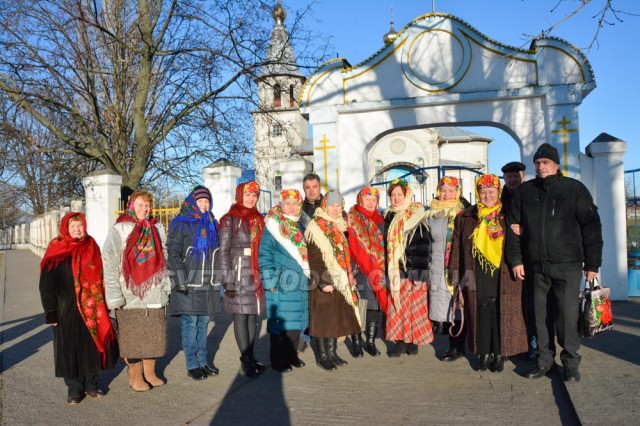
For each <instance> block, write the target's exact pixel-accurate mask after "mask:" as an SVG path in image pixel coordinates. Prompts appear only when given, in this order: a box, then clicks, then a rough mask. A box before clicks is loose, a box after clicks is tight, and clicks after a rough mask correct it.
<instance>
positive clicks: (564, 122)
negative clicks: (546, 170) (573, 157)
mask: <svg viewBox="0 0 640 426" xmlns="http://www.w3.org/2000/svg"><path fill="white" fill-rule="evenodd" d="M557 123H558V124H560V125H561V126H562V129H558V130H552V131H551V133H561V134H562V144H563V145H564V172H565V173H569V148H568V147H567V146H568V144H569V133H574V132H577V131H578V129H567V124H571V122H570V121H567V117H565V116H564V115H563V116H562V121H558V122H557Z"/></svg>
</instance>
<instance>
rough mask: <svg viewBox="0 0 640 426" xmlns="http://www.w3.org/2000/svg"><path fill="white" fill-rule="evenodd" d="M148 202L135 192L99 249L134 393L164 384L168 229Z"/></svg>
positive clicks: (144, 193) (150, 200) (144, 195)
mask: <svg viewBox="0 0 640 426" xmlns="http://www.w3.org/2000/svg"><path fill="white" fill-rule="evenodd" d="M152 203H153V195H152V194H151V193H149V192H147V191H144V190H136V191H134V193H133V194H131V197H130V198H129V205H128V207H127V211H126V212H124V213H123V214H121V215H120V217H118V219H117V220H116V224H115V225H113V227H111V229H110V230H109V233H108V234H107V238H106V240H105V242H104V247H103V249H102V260H103V262H104V281H105V286H106V297H107V306H108V307H109V309H110V310H114V311H115V316H116V320H117V322H118V342H119V343H120V355H121V356H122V357H123V358H125V359H126V361H127V364H128V365H129V386H130V387H131V388H132V389H133V390H135V391H137V392H144V391H147V390H149V389H150V387H149V385H151V386H153V387H158V386H162V385H164V383H165V382H164V380H162V379H160V378H159V377H158V376H157V375H156V372H155V367H156V358H159V357H161V356H164V355H165V354H166V352H167V316H166V312H165V306H166V305H167V303H168V301H169V293H170V292H171V281H170V280H169V275H168V274H167V272H166V266H165V265H166V264H165V259H166V258H167V245H166V242H167V234H166V232H165V229H164V226H162V224H161V223H160V222H158V220H157V219H156V218H154V217H153V208H152V205H153V204H152Z"/></svg>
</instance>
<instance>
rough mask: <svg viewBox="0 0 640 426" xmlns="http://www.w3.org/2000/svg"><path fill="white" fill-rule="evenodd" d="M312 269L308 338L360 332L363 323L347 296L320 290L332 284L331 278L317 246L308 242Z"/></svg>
mask: <svg viewBox="0 0 640 426" xmlns="http://www.w3.org/2000/svg"><path fill="white" fill-rule="evenodd" d="M307 250H308V253H309V269H310V270H311V282H310V286H309V335H311V336H313V337H318V338H336V337H340V336H350V335H352V334H356V333H359V332H360V324H358V319H357V318H356V314H355V311H354V309H353V307H352V306H351V305H349V304H348V303H347V301H346V300H345V299H344V296H343V295H342V294H341V293H340V292H339V291H338V290H334V291H333V292H332V293H325V292H323V291H322V290H321V289H322V288H323V287H326V286H327V285H331V277H330V274H329V273H328V271H327V266H326V264H325V263H324V261H323V260H322V253H321V252H320V249H319V248H318V246H316V245H315V244H314V243H312V242H309V243H308V244H307Z"/></svg>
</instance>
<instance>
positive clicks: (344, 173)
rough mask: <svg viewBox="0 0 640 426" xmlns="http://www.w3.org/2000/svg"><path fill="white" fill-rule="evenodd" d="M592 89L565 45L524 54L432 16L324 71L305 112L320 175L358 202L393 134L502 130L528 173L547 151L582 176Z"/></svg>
mask: <svg viewBox="0 0 640 426" xmlns="http://www.w3.org/2000/svg"><path fill="white" fill-rule="evenodd" d="M594 88H595V81H594V77H593V72H592V70H591V67H590V65H589V62H588V61H587V59H586V58H585V57H584V55H582V53H580V51H578V49H576V48H575V47H573V46H571V45H570V44H569V43H567V42H565V41H563V40H560V39H557V38H543V39H536V40H535V41H534V43H532V45H531V46H530V49H529V50H523V49H518V48H515V47H511V46H506V45H504V44H500V43H498V42H496V41H494V40H491V39H489V38H488V37H486V36H485V35H483V34H481V33H480V32H478V31H477V30H476V29H474V28H473V27H471V26H470V25H469V24H467V23H466V22H464V21H462V20H461V19H459V18H456V17H454V16H451V15H445V14H440V13H430V14H427V15H423V16H421V17H419V18H416V19H414V20H413V21H412V22H411V23H410V24H409V25H407V26H406V27H405V28H404V29H403V30H402V31H401V32H400V33H399V34H398V36H397V38H395V40H394V41H393V42H391V43H389V44H387V45H386V46H385V47H384V48H382V49H381V50H380V51H378V52H376V53H375V54H374V55H373V56H371V57H370V58H369V59H367V60H365V61H364V62H362V63H360V64H358V65H356V66H350V64H349V63H348V62H347V61H346V60H345V59H335V60H333V61H330V62H327V63H326V64H324V65H323V66H321V67H320V68H319V69H318V70H316V71H315V72H314V73H313V74H312V75H311V76H310V77H309V78H308V80H307V81H306V83H305V86H304V87H303V89H302V93H301V96H300V101H301V102H300V106H301V112H302V113H303V114H304V115H306V116H307V117H308V119H309V124H310V126H311V129H312V132H313V145H314V167H315V170H316V172H317V173H318V174H319V175H320V176H321V177H322V178H324V180H325V184H326V186H327V187H330V188H339V189H340V190H341V191H342V192H343V193H344V194H345V196H346V197H347V199H348V201H354V199H355V194H356V193H357V191H358V190H359V189H360V187H361V186H362V185H363V184H364V183H366V182H368V181H369V176H371V170H368V169H369V168H370V165H369V164H368V162H367V153H368V152H369V150H370V149H371V147H372V146H373V145H374V144H375V143H376V142H377V141H378V140H379V139H380V137H381V135H384V134H386V133H388V132H389V131H393V130H394V129H395V130H400V129H415V128H420V127H424V128H426V127H439V126H454V125H467V126H494V127H498V128H500V129H502V130H504V131H505V132H506V133H508V134H509V135H511V136H512V137H513V139H514V140H515V141H516V142H517V143H518V145H519V146H520V152H521V156H522V161H523V162H525V163H526V164H531V158H532V156H533V153H534V152H535V150H536V148H537V147H538V146H539V145H540V144H542V143H544V142H549V143H551V144H552V145H554V146H555V147H557V148H558V151H559V152H560V155H561V169H562V171H563V172H565V174H568V175H569V176H573V177H575V176H578V175H579V173H580V172H579V164H578V155H579V153H580V143H579V140H580V138H579V133H578V107H579V106H580V103H581V102H582V99H583V98H584V97H585V96H586V95H587V94H589V92H590V91H591V90H593V89H594ZM472 160H473V159H472Z"/></svg>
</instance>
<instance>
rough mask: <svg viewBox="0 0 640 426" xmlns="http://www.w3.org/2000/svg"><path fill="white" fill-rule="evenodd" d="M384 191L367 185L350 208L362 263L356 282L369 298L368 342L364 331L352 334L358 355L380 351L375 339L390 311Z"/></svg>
mask: <svg viewBox="0 0 640 426" xmlns="http://www.w3.org/2000/svg"><path fill="white" fill-rule="evenodd" d="M379 202H380V192H379V191H378V190H377V189H376V188H374V187H372V186H365V187H364V188H362V189H361V190H360V192H358V197H357V203H356V204H355V205H354V206H353V207H351V210H349V214H348V216H347V218H348V225H349V252H350V253H351V259H352V260H353V261H354V262H355V263H356V265H357V266H358V274H356V282H357V283H358V289H359V290H360V297H362V298H363V299H367V317H366V322H365V326H364V330H363V331H364V335H365V342H364V344H363V343H362V340H361V337H360V334H355V335H353V336H351V342H352V351H351V355H353V356H354V357H356V358H357V357H361V356H363V352H364V351H363V349H364V350H366V351H367V353H369V355H371V356H378V355H380V351H379V350H378V348H376V344H375V339H376V335H377V334H378V322H379V321H380V310H382V311H383V312H384V313H385V314H386V312H387V300H388V297H389V296H388V293H387V288H386V286H385V280H384V271H385V264H384V235H383V233H384V217H382V215H381V214H380V212H379V211H378V203H379Z"/></svg>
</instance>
